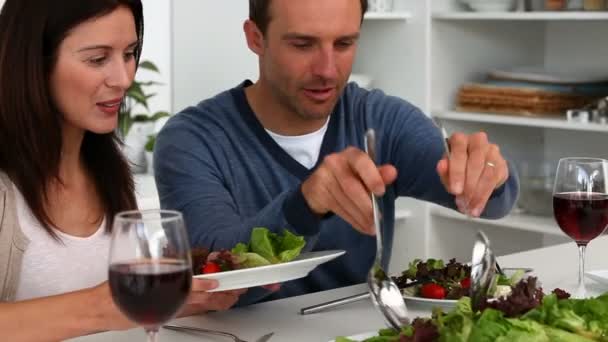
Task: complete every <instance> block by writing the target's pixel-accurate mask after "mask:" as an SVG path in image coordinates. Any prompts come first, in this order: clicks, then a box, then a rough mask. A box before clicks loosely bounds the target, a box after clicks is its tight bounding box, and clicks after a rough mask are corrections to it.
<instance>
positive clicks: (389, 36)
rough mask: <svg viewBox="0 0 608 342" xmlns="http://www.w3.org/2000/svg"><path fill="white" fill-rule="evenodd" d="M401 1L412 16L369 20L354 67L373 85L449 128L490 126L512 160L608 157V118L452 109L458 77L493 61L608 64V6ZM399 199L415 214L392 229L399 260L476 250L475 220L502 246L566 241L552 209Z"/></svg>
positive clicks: (504, 64) (471, 76)
mask: <svg viewBox="0 0 608 342" xmlns="http://www.w3.org/2000/svg"><path fill="white" fill-rule="evenodd" d="M395 7H396V8H395V10H396V11H398V13H409V14H410V15H411V17H408V18H407V20H405V21H398V20H389V21H383V22H380V21H377V22H374V21H373V20H366V21H364V23H363V30H362V37H361V42H360V47H359V54H358V57H357V61H356V63H355V66H354V68H353V70H354V72H356V73H362V74H367V75H369V76H370V77H372V78H373V80H374V81H373V84H372V86H373V87H377V88H381V89H383V90H384V91H385V92H387V93H389V94H392V95H397V96H400V97H402V98H404V99H406V100H408V101H410V102H412V103H413V104H415V105H417V106H419V107H420V108H421V109H422V110H423V111H424V112H425V113H427V114H428V115H431V114H432V115H433V116H436V117H437V118H439V119H441V121H442V123H443V125H444V126H445V127H446V128H447V129H448V131H450V132H456V131H463V132H468V133H470V132H475V131H479V130H483V131H486V132H487V133H488V135H489V136H490V139H491V140H492V141H493V142H495V143H497V144H498V145H499V146H500V147H501V150H502V151H503V154H504V155H505V156H506V157H507V158H508V159H509V160H510V161H511V162H513V164H514V165H515V166H519V165H520V164H521V163H522V162H532V163H533V162H540V161H551V162H552V161H557V160H558V159H559V158H561V157H565V156H572V155H586V156H591V157H604V158H608V149H606V148H605V146H606V143H605V141H606V138H608V136H607V135H606V133H608V125H600V124H582V123H573V122H568V121H566V120H565V116H564V118H555V117H552V118H542V117H523V116H516V115H501V114H492V113H463V112H458V111H455V110H454V108H455V106H454V103H455V99H456V94H457V91H458V89H459V87H460V86H461V85H463V84H465V83H468V82H477V81H481V80H483V79H484V78H485V75H486V73H487V72H488V71H490V70H492V69H495V68H509V67H517V66H532V65H536V66H538V65H540V66H546V67H551V68H553V69H558V70H559V69H563V70H573V69H577V68H579V69H585V70H589V69H594V70H603V71H604V73H607V74H608V60H607V59H606V58H604V57H603V56H608V45H607V44H601V43H599V42H601V41H605V39H606V37H607V36H608V12H565V11H564V12H471V11H467V10H466V9H465V8H463V6H462V5H461V2H460V1H458V0H426V1H409V0H395ZM523 191H525V189H523ZM398 205H399V206H401V208H408V209H410V210H411V212H412V216H411V217H410V218H408V220H406V227H405V229H400V230H399V231H396V232H395V234H396V241H397V240H402V241H406V245H405V247H403V245H400V247H401V249H402V251H400V253H401V254H400V255H399V254H396V255H394V257H395V256H397V258H398V259H399V260H397V262H402V263H404V262H406V261H407V260H408V259H411V258H412V257H420V256H421V255H425V256H433V257H444V258H449V257H454V256H462V257H467V255H468V256H469V257H470V248H471V243H472V242H471V241H472V237H473V234H474V232H476V231H477V230H478V229H483V230H484V231H486V233H487V234H488V235H489V236H490V239H491V240H493V243H494V246H495V247H496V249H497V250H498V251H499V254H500V253H509V252H515V251H517V250H518V249H519V250H523V249H529V248H536V247H542V246H545V245H548V244H552V243H557V242H564V241H567V238H564V235H563V234H562V232H561V231H560V230H559V228H558V227H557V226H556V224H555V222H554V220H553V219H552V218H551V217H549V218H547V217H538V216H532V215H523V214H519V215H517V214H511V215H509V216H507V217H505V218H503V219H500V220H495V221H494V220H483V219H469V218H467V217H466V216H464V215H461V214H460V213H458V212H456V211H453V210H449V209H445V208H441V207H437V206H435V205H429V204H427V203H424V202H420V201H416V200H411V199H408V200H406V201H404V202H402V203H400V204H398ZM400 232H402V234H403V235H401V236H398V234H401V233H400ZM394 253H395V252H394ZM393 260H395V259H393Z"/></svg>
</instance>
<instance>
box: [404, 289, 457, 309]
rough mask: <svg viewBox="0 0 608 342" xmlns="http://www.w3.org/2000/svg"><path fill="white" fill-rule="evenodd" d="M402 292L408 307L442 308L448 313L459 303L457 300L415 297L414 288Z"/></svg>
mask: <svg viewBox="0 0 608 342" xmlns="http://www.w3.org/2000/svg"><path fill="white" fill-rule="evenodd" d="M402 292H403V299H404V300H405V304H406V305H418V306H425V307H427V308H429V309H432V308H434V307H440V308H442V309H444V311H448V310H450V309H451V308H453V307H455V306H456V303H457V302H458V300H457V299H432V298H423V297H418V296H414V295H413V294H414V289H413V288H412V287H408V288H406V289H404V290H402Z"/></svg>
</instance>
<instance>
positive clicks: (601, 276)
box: [585, 270, 608, 285]
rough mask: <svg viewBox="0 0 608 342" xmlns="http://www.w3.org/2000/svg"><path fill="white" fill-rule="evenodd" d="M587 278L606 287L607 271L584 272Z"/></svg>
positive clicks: (607, 283) (607, 281)
mask: <svg viewBox="0 0 608 342" xmlns="http://www.w3.org/2000/svg"><path fill="white" fill-rule="evenodd" d="M585 276H587V278H589V279H592V280H595V281H597V282H598V283H600V284H603V285H608V270H595V271H587V272H585Z"/></svg>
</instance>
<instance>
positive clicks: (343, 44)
mask: <svg viewBox="0 0 608 342" xmlns="http://www.w3.org/2000/svg"><path fill="white" fill-rule="evenodd" d="M353 44H354V42H353V41H352V40H345V41H340V42H338V43H337V44H336V45H337V46H338V47H341V48H348V47H350V46H352V45H353Z"/></svg>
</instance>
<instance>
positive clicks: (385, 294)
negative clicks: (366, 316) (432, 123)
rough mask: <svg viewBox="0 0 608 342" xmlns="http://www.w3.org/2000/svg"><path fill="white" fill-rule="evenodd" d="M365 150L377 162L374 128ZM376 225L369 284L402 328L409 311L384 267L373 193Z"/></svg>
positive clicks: (386, 315) (379, 303)
mask: <svg viewBox="0 0 608 342" xmlns="http://www.w3.org/2000/svg"><path fill="white" fill-rule="evenodd" d="M365 152H366V153H367V155H368V156H369V157H370V159H371V160H372V161H373V162H374V163H375V162H376V134H375V132H374V130H373V129H369V130H368V131H367V132H366V133H365ZM371 200H372V209H373V216H374V227H375V229H376V259H375V261H374V264H373V265H372V267H371V269H370V270H369V272H368V274H367V286H368V288H369V292H370V296H371V298H372V302H373V303H374V306H375V307H376V308H377V309H378V310H379V311H380V312H381V313H382V315H383V316H384V319H385V321H386V322H387V323H388V324H389V325H390V326H391V327H393V328H395V329H397V330H401V327H402V326H404V325H408V324H409V323H410V320H409V318H408V311H407V307H406V305H405V301H404V300H403V295H402V294H401V290H399V287H397V284H395V282H394V281H393V280H392V279H391V278H390V277H389V276H387V274H386V272H385V271H384V269H383V268H382V255H383V254H382V250H383V248H382V227H381V225H380V223H381V218H380V213H379V208H378V198H377V197H376V196H375V195H374V193H373V192H372V193H371Z"/></svg>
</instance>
